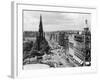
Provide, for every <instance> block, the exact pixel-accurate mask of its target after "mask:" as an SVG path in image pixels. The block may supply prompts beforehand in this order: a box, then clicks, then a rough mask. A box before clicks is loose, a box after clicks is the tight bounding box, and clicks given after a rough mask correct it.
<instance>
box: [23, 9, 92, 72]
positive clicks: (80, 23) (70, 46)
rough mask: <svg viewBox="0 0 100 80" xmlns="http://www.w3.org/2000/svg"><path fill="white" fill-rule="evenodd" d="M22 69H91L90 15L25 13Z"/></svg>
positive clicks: (45, 12) (30, 11) (26, 11)
mask: <svg viewBox="0 0 100 80" xmlns="http://www.w3.org/2000/svg"><path fill="white" fill-rule="evenodd" d="M22 24H23V35H22V36H23V41H22V42H23V43H22V44H23V48H22V49H23V50H22V51H23V54H22V55H23V57H22V60H23V66H22V69H23V70H30V69H45V68H69V67H89V66H91V14H90V13H82V12H61V11H43V10H23V15H22Z"/></svg>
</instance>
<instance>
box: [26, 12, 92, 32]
mask: <svg viewBox="0 0 100 80" xmlns="http://www.w3.org/2000/svg"><path fill="white" fill-rule="evenodd" d="M40 14H41V15H42V21H43V28H44V30H45V31H57V30H81V29H83V28H84V26H85V19H87V20H88V24H89V26H90V14H79V13H57V12H42V11H41V12H40V11H24V30H28V31H30V30H31V31H32V30H34V31H37V30H38V28H39V21H40Z"/></svg>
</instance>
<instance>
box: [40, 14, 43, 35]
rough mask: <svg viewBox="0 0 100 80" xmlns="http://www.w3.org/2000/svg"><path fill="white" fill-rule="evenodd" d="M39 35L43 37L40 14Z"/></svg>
mask: <svg viewBox="0 0 100 80" xmlns="http://www.w3.org/2000/svg"><path fill="white" fill-rule="evenodd" d="M39 35H41V37H43V24H42V16H41V15H40V23H39Z"/></svg>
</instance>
